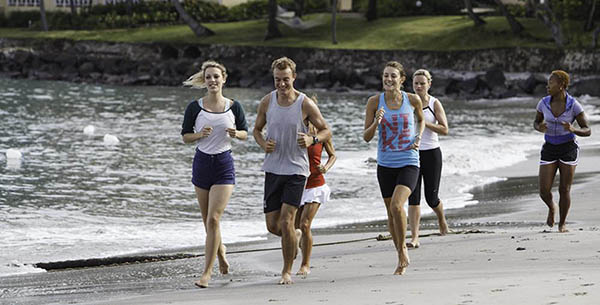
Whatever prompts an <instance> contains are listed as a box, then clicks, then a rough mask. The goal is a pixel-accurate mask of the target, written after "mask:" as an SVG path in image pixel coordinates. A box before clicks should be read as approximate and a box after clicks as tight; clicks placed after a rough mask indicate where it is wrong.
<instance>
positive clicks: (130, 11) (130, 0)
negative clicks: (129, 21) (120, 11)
mask: <svg viewBox="0 0 600 305" xmlns="http://www.w3.org/2000/svg"><path fill="white" fill-rule="evenodd" d="M126 4H127V15H129V16H132V15H133V0H127V2H126Z"/></svg>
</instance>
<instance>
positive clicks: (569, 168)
mask: <svg viewBox="0 0 600 305" xmlns="http://www.w3.org/2000/svg"><path fill="white" fill-rule="evenodd" d="M568 86H569V74H567V73H566V72H565V71H561V70H556V71H552V73H551V74H550V77H549V78H548V86H547V90H548V94H549V95H548V96H546V97H544V98H542V99H541V100H540V101H539V103H538V105H537V114H536V117H535V121H534V123H533V127H534V128H535V130H537V131H539V132H543V133H544V139H545V143H544V146H542V150H541V158H540V171H539V188H540V197H541V198H542V200H543V201H544V203H546V205H547V206H548V218H547V219H546V224H547V225H548V226H550V227H553V226H554V214H555V210H556V205H555V204H554V200H553V199H552V183H553V182H554V177H555V176H556V170H557V169H558V170H559V171H560V184H559V186H558V193H559V195H560V199H559V201H558V211H559V215H560V219H559V222H558V231H559V232H568V230H567V228H566V226H565V223H566V220H567V214H568V213H569V208H570V207H571V194H570V193H571V184H572V183H573V176H574V175H575V167H577V160H578V157H579V146H578V145H577V142H576V141H575V136H580V137H588V136H590V135H591V134H592V130H591V129H590V127H589V126H588V122H587V119H586V117H585V113H584V112H583V107H581V104H579V102H578V101H577V100H576V99H575V98H573V97H572V96H571V95H569V94H568V93H567V87H568ZM575 120H577V124H578V125H579V127H580V128H575V126H573V125H572V124H573V122H574V121H575Z"/></svg>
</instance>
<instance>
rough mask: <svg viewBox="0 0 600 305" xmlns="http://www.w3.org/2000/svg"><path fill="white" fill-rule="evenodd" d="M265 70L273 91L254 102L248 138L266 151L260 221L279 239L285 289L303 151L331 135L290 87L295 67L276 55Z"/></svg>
mask: <svg viewBox="0 0 600 305" xmlns="http://www.w3.org/2000/svg"><path fill="white" fill-rule="evenodd" d="M271 71H273V79H274V82H275V89H276V90H275V91H273V92H271V93H269V94H267V95H265V96H264V97H263V98H262V100H261V101H260V104H259V106H258V110H257V115H256V123H255V125H254V131H253V134H254V139H255V140H256V143H258V145H260V147H261V148H262V149H263V150H264V151H265V153H266V154H265V162H264V164H263V167H262V169H263V170H264V171H265V195H264V212H265V220H266V223H267V229H268V230H269V232H271V233H273V234H275V235H277V236H281V250H282V253H283V270H282V272H281V280H280V281H279V284H282V285H286V284H292V283H293V282H292V265H293V263H294V258H295V257H296V255H297V251H298V243H299V242H300V238H301V237H302V232H301V231H300V230H295V229H294V219H295V217H296V211H297V210H298V207H299V206H300V204H301V201H302V193H303V191H304V185H305V183H306V178H307V177H308V175H309V166H308V157H307V150H306V148H307V147H308V146H310V145H311V144H315V143H319V142H325V141H327V140H329V139H330V138H331V131H330V130H329V127H328V126H327V124H326V123H325V120H324V119H323V116H322V115H321V112H320V111H319V108H318V107H317V105H316V104H315V102H314V101H312V100H311V99H310V98H308V97H306V95H305V94H304V93H302V92H300V91H298V90H296V89H294V80H295V79H296V64H295V63H294V62H293V61H292V60H291V59H289V58H287V57H282V58H279V59H276V60H275V61H273V63H272V65H271ZM305 119H308V120H309V121H310V122H311V123H312V124H313V125H314V126H315V128H316V129H317V130H318V133H317V135H316V136H314V137H313V136H309V135H308V134H307V127H306V125H305V124H304V120H305ZM265 126H266V127H267V133H266V139H265V136H264V135H263V128H264V127H265Z"/></svg>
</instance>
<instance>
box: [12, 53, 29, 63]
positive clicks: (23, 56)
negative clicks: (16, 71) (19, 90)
mask: <svg viewBox="0 0 600 305" xmlns="http://www.w3.org/2000/svg"><path fill="white" fill-rule="evenodd" d="M12 60H14V62H15V63H18V64H20V65H24V64H26V63H28V62H31V60H33V56H32V55H31V53H30V52H26V51H23V50H17V51H16V52H14V53H13V54H12Z"/></svg>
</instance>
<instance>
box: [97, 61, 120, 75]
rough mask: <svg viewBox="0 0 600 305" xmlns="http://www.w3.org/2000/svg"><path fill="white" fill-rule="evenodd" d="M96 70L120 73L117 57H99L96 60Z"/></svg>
mask: <svg viewBox="0 0 600 305" xmlns="http://www.w3.org/2000/svg"><path fill="white" fill-rule="evenodd" d="M97 66H98V70H100V71H101V72H103V73H108V74H121V71H120V69H119V60H118V59H117V58H101V59H100V60H98V61H97Z"/></svg>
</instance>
